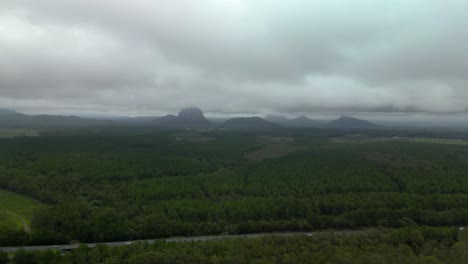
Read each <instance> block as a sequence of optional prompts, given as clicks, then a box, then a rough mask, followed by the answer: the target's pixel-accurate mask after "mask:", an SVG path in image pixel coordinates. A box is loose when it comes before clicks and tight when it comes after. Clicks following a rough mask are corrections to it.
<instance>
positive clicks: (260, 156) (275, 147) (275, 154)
mask: <svg viewBox="0 0 468 264" xmlns="http://www.w3.org/2000/svg"><path fill="white" fill-rule="evenodd" d="M301 149H304V148H303V147H298V146H292V145H287V144H271V145H268V146H266V147H264V148H261V149H259V150H255V151H252V152H249V153H247V154H246V155H245V156H244V158H246V159H248V160H251V161H262V160H265V159H273V158H279V157H282V156H286V155H288V154H289V153H291V152H294V151H298V150H301Z"/></svg>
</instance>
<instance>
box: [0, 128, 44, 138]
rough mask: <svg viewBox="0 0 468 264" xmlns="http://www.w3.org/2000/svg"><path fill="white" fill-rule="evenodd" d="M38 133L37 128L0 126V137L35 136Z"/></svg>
mask: <svg viewBox="0 0 468 264" xmlns="http://www.w3.org/2000/svg"><path fill="white" fill-rule="evenodd" d="M39 135H40V134H39V130H37V129H21V128H0V139H1V138H14V137H37V136H39Z"/></svg>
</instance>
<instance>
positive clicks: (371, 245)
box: [0, 226, 468, 264]
mask: <svg viewBox="0 0 468 264" xmlns="http://www.w3.org/2000/svg"><path fill="white" fill-rule="evenodd" d="M467 238H468V237H467V233H466V232H457V229H456V228H443V227H438V228H434V227H416V226H414V227H406V228H401V229H397V230H381V231H379V232H372V233H362V234H353V235H344V234H342V235H336V234H335V235H328V234H323V235H314V236H305V235H303V236H291V237H273V236H269V237H262V238H255V239H228V240H212V241H206V242H190V243H188V242H186V243H176V242H172V243H166V242H162V241H161V242H156V243H155V244H151V245H149V244H145V243H135V244H132V245H129V246H125V247H117V248H110V247H107V246H104V245H98V246H97V247H94V248H89V247H87V246H80V247H79V248H78V249H76V250H73V251H71V252H70V253H67V254H65V255H64V254H62V253H61V252H56V251H55V252H54V251H51V250H49V251H42V252H34V253H32V252H26V251H19V252H17V253H16V254H15V255H14V256H13V257H12V261H13V263H17V264H21V263H28V264H35V263H39V264H46V263H70V264H74V263H76V264H78V263H109V264H110V263H128V264H133V263H135V264H137V263H138V264H141V263H148V264H151V263H158V264H159V263H168V264H169V263H171V264H172V263H213V264H215V263H233V264H234V263H236V264H241V263H257V264H260V263H265V264H267V263H268V264H270V263H284V264H288V263H291V264H292V263H314V264H315V263H317V264H320V263H323V264H325V263H327V264H328V263H329V264H332V263H336V264H352V263H366V264H392V263H395V264H406V263H407V264H417V263H421V264H423V263H424V264H437V263H447V264H463V263H467V262H468V241H467ZM6 262H7V255H6V254H4V255H3V262H2V257H1V255H0V264H1V263H6Z"/></svg>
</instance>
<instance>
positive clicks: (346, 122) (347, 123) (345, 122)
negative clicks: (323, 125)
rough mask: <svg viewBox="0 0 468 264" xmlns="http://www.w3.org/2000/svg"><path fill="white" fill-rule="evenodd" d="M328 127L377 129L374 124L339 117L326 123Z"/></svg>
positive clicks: (349, 117) (347, 117)
mask: <svg viewBox="0 0 468 264" xmlns="http://www.w3.org/2000/svg"><path fill="white" fill-rule="evenodd" d="M328 126H332V127H343V128H346V127H347V128H371V127H377V125H376V124H374V123H371V122H369V121H367V120H362V119H357V118H354V117H351V116H340V117H339V118H338V119H336V120H333V121H331V122H330V123H328Z"/></svg>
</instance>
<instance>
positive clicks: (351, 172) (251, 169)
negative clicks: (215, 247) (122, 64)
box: [0, 127, 468, 250]
mask: <svg viewBox="0 0 468 264" xmlns="http://www.w3.org/2000/svg"><path fill="white" fill-rule="evenodd" d="M357 132H359V133H360V134H365V133H367V132H366V131H341V130H336V131H325V130H320V129H316V130H314V129H309V130H305V129H304V130H294V131H280V132H271V133H266V132H264V133H262V134H258V133H249V132H233V131H198V132H195V131H183V130H163V129H154V128H118V127H114V128H111V129H107V128H87V129H85V128H83V129H77V130H74V131H71V130H62V131H59V130H57V131H46V132H42V135H41V136H38V137H17V138H8V139H0V146H1V148H0V188H2V189H5V190H9V191H13V192H16V193H20V194H23V195H26V196H29V197H31V198H34V199H36V200H38V201H40V202H42V203H43V204H45V205H44V206H41V207H40V209H38V210H36V212H35V214H34V216H33V217H32V219H31V220H32V222H31V230H30V232H26V231H24V230H14V231H12V230H10V231H4V232H1V234H0V244H1V245H13V244H16V245H27V244H58V243H69V242H72V241H79V242H100V241H117V240H129V239H132V240H133V239H144V238H158V237H168V236H192V235H205V234H239V233H256V232H269V231H294V230H317V229H327V228H343V229H351V228H353V229H354V228H361V227H391V228H393V227H411V226H415V225H421V226H433V227H443V226H461V225H467V224H468V177H466V174H467V172H468V146H466V145H464V144H460V145H457V144H436V143H431V142H413V141H409V140H404V139H399V138H392V135H395V136H398V137H400V136H407V135H406V134H405V133H404V131H403V132H402V131H394V132H392V131H389V130H369V132H368V133H367V136H365V137H366V139H365V140H362V137H361V138H359V140H356V138H357V137H355V136H352V137H350V138H347V140H341V141H340V140H334V139H336V138H337V137H346V135H347V134H355V133H357ZM382 135H385V136H386V137H385V138H383V137H376V136H382ZM410 136H413V135H410ZM337 142H341V143H337ZM272 146H273V147H272ZM275 151H277V152H278V153H276V154H277V155H269V154H271V153H268V152H275ZM252 153H256V157H255V159H252V158H251V157H252V155H249V154H252ZM273 154H275V153H273ZM258 155H265V156H264V157H263V158H262V157H258ZM269 157H274V158H269ZM273 241H275V240H273ZM257 242H258V241H257ZM223 243H224V242H223ZM225 243H236V242H225ZM278 243H279V242H278ZM291 243H296V242H293V241H292V242H291ZM298 243H299V242H298ZM301 243H302V242H301ZM304 243H306V242H304ZM314 243H315V242H314ZM169 247H170V246H169ZM174 247H179V246H174ZM181 247H185V246H181ZM239 247H243V246H240V245H239ZM187 250H189V249H187ZM239 250H240V249H239Z"/></svg>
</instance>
